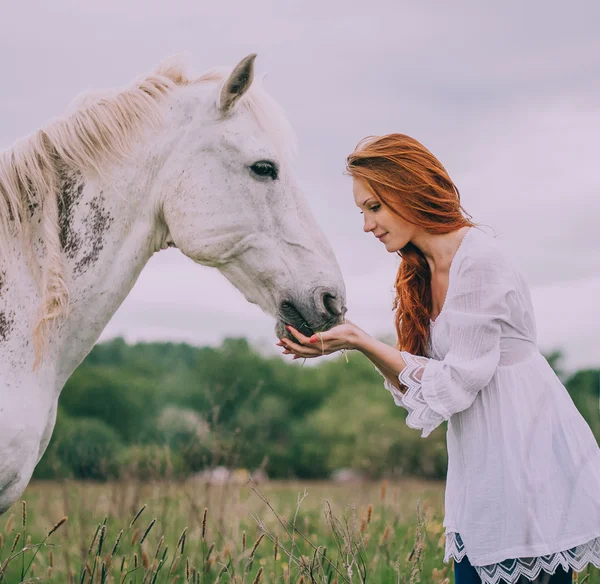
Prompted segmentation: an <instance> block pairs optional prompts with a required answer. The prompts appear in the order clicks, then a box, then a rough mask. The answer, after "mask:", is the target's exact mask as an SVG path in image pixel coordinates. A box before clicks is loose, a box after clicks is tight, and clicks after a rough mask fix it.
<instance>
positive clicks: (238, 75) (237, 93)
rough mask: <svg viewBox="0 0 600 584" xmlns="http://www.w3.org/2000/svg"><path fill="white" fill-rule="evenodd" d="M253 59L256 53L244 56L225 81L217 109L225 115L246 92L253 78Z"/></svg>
mask: <svg viewBox="0 0 600 584" xmlns="http://www.w3.org/2000/svg"><path fill="white" fill-rule="evenodd" d="M254 59H256V53H253V54H252V55H248V56H247V57H244V58H243V59H242V60H241V61H240V62H239V63H238V64H237V66H236V67H235V69H234V70H233V71H232V73H231V75H230V76H229V78H228V79H227V81H225V84H224V85H223V88H222V89H221V95H220V97H219V110H220V111H221V114H222V115H227V114H228V113H229V112H230V111H231V109H232V108H233V106H234V105H235V104H236V102H237V100H238V99H239V98H240V97H242V95H244V93H246V91H247V90H248V88H249V87H250V85H251V84H252V79H254Z"/></svg>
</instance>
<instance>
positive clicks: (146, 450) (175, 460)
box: [118, 444, 186, 481]
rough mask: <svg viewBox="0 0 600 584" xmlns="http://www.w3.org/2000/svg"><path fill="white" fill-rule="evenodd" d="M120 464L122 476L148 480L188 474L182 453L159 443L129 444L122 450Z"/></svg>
mask: <svg viewBox="0 0 600 584" xmlns="http://www.w3.org/2000/svg"><path fill="white" fill-rule="evenodd" d="M118 464H119V474H120V476H121V478H135V479H139V480H145V481H147V480H156V479H173V478H181V477H182V476H184V475H185V474H186V467H185V463H184V461H183V457H182V456H181V454H178V453H176V452H173V451H172V450H171V449H170V448H169V447H168V446H159V445H158V444H140V445H137V446H129V447H128V448H125V449H123V450H122V452H121V454H120V456H119V458H118Z"/></svg>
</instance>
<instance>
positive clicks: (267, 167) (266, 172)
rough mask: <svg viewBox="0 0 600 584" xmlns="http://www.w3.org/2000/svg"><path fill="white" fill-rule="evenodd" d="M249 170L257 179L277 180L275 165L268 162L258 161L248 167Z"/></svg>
mask: <svg viewBox="0 0 600 584" xmlns="http://www.w3.org/2000/svg"><path fill="white" fill-rule="evenodd" d="M250 170H251V171H252V172H253V173H254V174H255V175H256V176H257V177H259V178H262V179H265V178H272V179H273V180H276V179H277V165H276V164H275V163H274V162H271V161H270V160H259V161H258V162H255V163H254V164H253V165H252V166H251V167H250Z"/></svg>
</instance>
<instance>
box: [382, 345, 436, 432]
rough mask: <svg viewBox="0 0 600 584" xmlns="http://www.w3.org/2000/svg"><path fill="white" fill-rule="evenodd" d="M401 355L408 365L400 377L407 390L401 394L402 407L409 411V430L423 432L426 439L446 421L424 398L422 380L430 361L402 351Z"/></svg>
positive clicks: (407, 421)
mask: <svg viewBox="0 0 600 584" xmlns="http://www.w3.org/2000/svg"><path fill="white" fill-rule="evenodd" d="M400 354H401V355H402V358H403V359H404V362H405V363H406V367H405V368H404V369H403V370H402V371H401V372H400V375H399V376H398V379H399V380H400V383H401V385H404V386H406V388H407V390H406V392H405V393H404V394H400V396H401V402H402V405H403V406H404V407H405V408H406V409H407V410H408V416H407V417H406V425H407V426H408V427H409V428H414V429H416V430H422V433H421V437H422V438H426V437H427V436H429V434H431V432H432V431H433V430H434V429H435V428H437V427H438V426H439V425H440V424H441V423H442V422H443V421H444V417H443V416H441V415H440V414H439V413H437V412H436V411H434V410H432V409H431V408H430V407H429V405H428V404H427V402H426V401H425V398H424V396H423V391H422V386H421V379H422V377H423V373H424V371H425V367H426V365H427V363H428V362H429V361H430V359H428V358H427V357H419V356H417V355H413V354H411V353H407V352H406V351H400ZM394 389H395V388H394ZM390 391H391V390H390ZM396 391H398V390H396ZM398 393H399V392H398ZM395 400H396V398H395V397H394V401H395Z"/></svg>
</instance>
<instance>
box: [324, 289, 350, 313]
mask: <svg viewBox="0 0 600 584" xmlns="http://www.w3.org/2000/svg"><path fill="white" fill-rule="evenodd" d="M321 304H322V305H323V308H324V309H325V312H326V313H327V315H328V316H341V315H342V314H344V312H345V307H344V306H342V303H341V302H340V301H339V300H338V297H337V296H336V295H335V294H333V293H332V292H330V291H327V290H326V291H324V292H323V296H322V297H321Z"/></svg>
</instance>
